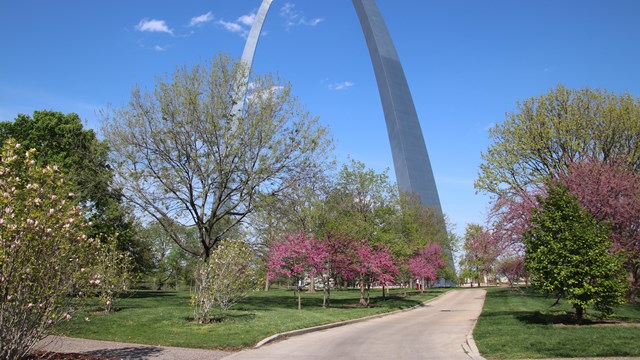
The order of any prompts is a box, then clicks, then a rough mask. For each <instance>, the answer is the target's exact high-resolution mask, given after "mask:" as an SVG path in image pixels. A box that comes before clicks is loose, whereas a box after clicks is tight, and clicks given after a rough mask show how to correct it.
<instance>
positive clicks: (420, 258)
mask: <svg viewBox="0 0 640 360" xmlns="http://www.w3.org/2000/svg"><path fill="white" fill-rule="evenodd" d="M445 266H446V263H445V260H444V252H443V250H442V246H440V244H436V243H429V244H427V245H426V246H425V247H424V248H422V249H420V250H418V252H417V254H416V255H415V256H412V257H410V258H409V259H408V260H407V268H408V269H409V272H410V273H411V275H412V276H413V277H414V278H417V279H421V280H422V281H421V286H420V293H423V292H424V287H425V286H424V285H425V283H426V281H425V280H428V281H431V282H433V281H435V280H436V279H437V278H438V270H440V269H442V268H444V267H445Z"/></svg>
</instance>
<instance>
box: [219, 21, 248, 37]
mask: <svg viewBox="0 0 640 360" xmlns="http://www.w3.org/2000/svg"><path fill="white" fill-rule="evenodd" d="M218 24H220V25H222V27H224V28H225V30H227V31H229V32H232V33H239V34H241V35H243V36H244V35H246V34H247V32H248V30H247V29H245V28H244V27H243V26H242V25H241V24H238V23H237V22H229V21H224V20H218Z"/></svg>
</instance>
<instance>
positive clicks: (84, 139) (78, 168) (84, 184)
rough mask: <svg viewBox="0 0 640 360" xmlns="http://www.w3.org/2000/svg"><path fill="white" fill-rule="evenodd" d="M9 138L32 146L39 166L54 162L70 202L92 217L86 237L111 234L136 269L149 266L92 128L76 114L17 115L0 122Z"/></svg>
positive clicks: (146, 251) (1, 136) (3, 137)
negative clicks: (70, 198) (71, 198)
mask: <svg viewBox="0 0 640 360" xmlns="http://www.w3.org/2000/svg"><path fill="white" fill-rule="evenodd" d="M9 138H13V139H15V140H16V141H17V142H18V143H20V144H21V145H22V146H23V147H24V148H26V149H35V150H36V153H35V154H36V155H35V156H36V159H35V160H36V162H37V164H39V165H40V166H47V165H56V166H58V168H59V169H60V171H61V172H62V173H63V174H64V176H65V179H66V180H67V182H68V184H69V186H70V191H71V192H73V193H74V194H75V195H76V196H74V199H75V200H74V201H76V202H78V203H79V204H81V205H82V208H83V213H84V214H85V216H86V217H87V218H88V219H89V220H90V221H91V225H90V226H89V227H88V229H87V231H88V233H87V235H89V236H90V237H92V238H100V239H101V240H102V241H104V242H105V243H108V242H110V241H111V240H108V239H112V238H115V239H116V240H117V247H118V249H119V250H123V251H127V252H128V253H129V254H130V255H131V256H132V257H133V258H134V260H135V264H136V270H138V271H143V270H145V269H147V268H148V266H149V247H148V245H147V244H145V243H143V242H140V241H138V240H139V239H138V238H137V237H136V232H135V226H134V218H133V216H132V215H131V211H130V210H129V209H127V208H126V207H125V206H124V205H123V203H122V194H121V193H120V191H119V190H118V189H116V188H114V187H113V186H112V185H113V172H112V170H111V168H110V166H109V163H108V148H107V145H106V144H105V143H104V142H103V141H100V140H98V138H97V137H96V134H95V132H94V131H93V130H91V129H84V128H83V125H82V120H81V119H80V117H79V116H78V115H76V114H74V113H70V114H63V113H60V112H56V111H35V112H34V113H33V116H28V115H18V116H17V117H16V119H15V120H14V121H13V122H0V141H5V140H7V139H9Z"/></svg>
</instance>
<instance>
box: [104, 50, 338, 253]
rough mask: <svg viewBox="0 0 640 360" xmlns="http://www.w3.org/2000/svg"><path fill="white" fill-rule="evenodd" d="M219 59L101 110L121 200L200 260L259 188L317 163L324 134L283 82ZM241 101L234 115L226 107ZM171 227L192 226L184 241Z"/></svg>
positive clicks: (312, 169)
mask: <svg viewBox="0 0 640 360" xmlns="http://www.w3.org/2000/svg"><path fill="white" fill-rule="evenodd" d="M246 73H247V69H246V67H245V66H244V64H243V63H242V62H233V61H232V60H231V59H230V58H229V57H227V56H223V55H221V56H218V57H216V58H215V59H214V60H213V61H211V62H209V63H207V64H206V65H204V66H200V65H197V66H194V67H192V68H187V67H182V68H178V69H176V71H175V72H174V73H173V75H171V77H170V78H168V79H158V80H157V83H156V86H155V89H154V91H153V92H143V91H141V90H140V89H139V88H134V90H133V92H132V94H131V101H130V103H129V105H127V106H125V107H123V108H121V109H110V110H109V111H107V112H105V114H104V128H103V130H104V136H105V139H106V140H107V142H108V144H109V146H110V147H111V149H112V160H113V163H114V170H115V171H116V173H117V176H116V179H117V180H118V184H119V185H120V186H121V187H122V188H123V190H124V195H125V197H126V198H127V199H128V200H129V201H130V202H131V203H133V204H135V205H136V206H137V207H138V208H139V209H140V210H141V211H143V212H145V213H146V215H148V216H149V217H151V218H153V219H155V220H156V221H158V222H159V223H160V224H161V225H162V227H163V229H164V230H165V231H166V232H167V233H168V234H169V235H170V236H171V237H172V239H173V240H174V241H175V242H176V243H177V244H178V245H179V246H180V247H181V248H182V249H183V250H185V251H187V252H189V253H192V254H194V255H198V256H202V257H203V258H204V259H207V258H208V257H209V256H210V254H211V251H212V250H213V248H214V247H215V245H216V244H217V243H218V242H219V241H220V240H222V239H224V238H225V237H228V236H229V231H231V230H232V229H234V228H235V227H237V225H238V224H240V223H241V222H242V221H243V220H244V219H245V218H246V217H247V216H248V215H249V214H250V213H251V212H252V211H253V210H254V208H255V203H256V201H257V200H258V198H259V197H260V196H262V195H264V194H276V195H277V194H279V193H281V192H283V191H285V190H286V189H287V188H289V187H291V186H293V185H294V184H297V183H300V182H306V181H309V179H310V178H313V177H315V176H316V174H317V173H318V172H319V171H321V169H322V168H323V165H322V164H323V163H324V162H325V160H326V152H327V151H328V149H329V148H330V144H331V142H330V139H329V137H328V130H327V129H326V128H325V127H323V126H321V125H320V124H319V122H318V119H317V118H313V117H311V116H310V115H309V114H308V113H307V112H305V111H303V110H302V108H301V106H300V105H299V103H298V100H297V99H296V98H295V97H294V96H293V95H292V93H291V86H290V85H289V84H287V83H284V84H283V83H281V82H279V81H276V80H274V78H273V77H271V76H254V77H253V78H251V79H250V81H251V84H252V86H251V87H250V92H249V94H246V93H245V91H244V89H246V88H247V86H246V85H247V84H246V83H245V80H244V79H246V78H247V77H246V76H245V75H246ZM245 94H246V95H247V96H246V101H244V107H243V108H242V109H240V111H239V112H236V111H235V105H236V104H239V103H242V100H243V98H244V96H245ZM174 224H178V225H186V226H193V227H195V228H196V229H197V230H198V236H199V246H198V247H195V248H194V247H192V246H189V244H187V243H186V242H185V241H184V239H183V238H182V237H181V235H180V233H179V232H178V231H176V229H177V227H175V226H174Z"/></svg>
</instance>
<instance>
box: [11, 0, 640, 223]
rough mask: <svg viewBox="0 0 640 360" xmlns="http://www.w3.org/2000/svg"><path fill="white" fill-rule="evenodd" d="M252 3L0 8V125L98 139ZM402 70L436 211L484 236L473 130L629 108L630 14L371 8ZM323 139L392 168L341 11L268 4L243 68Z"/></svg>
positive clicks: (634, 66) (222, 48)
mask: <svg viewBox="0 0 640 360" xmlns="http://www.w3.org/2000/svg"><path fill="white" fill-rule="evenodd" d="M260 2H261V1H260V0H235V1H228V0H224V1H223V0H209V1H202V0H198V1H195V0H184V1H180V2H177V1H165V0H162V1H158V0H136V1H124V0H110V1H86V0H82V1H81V0H64V1H44V0H39V1H35V0H20V1H9V0H0V120H12V119H14V118H15V116H16V115H17V114H18V113H27V114H31V113H32V112H33V111H34V110H43V109H51V110H57V111H62V112H75V113H78V114H79V115H80V116H81V117H82V118H83V119H84V120H85V121H86V124H87V126H89V127H91V128H95V129H98V128H99V120H98V115H97V111H98V110H99V109H101V108H104V107H106V106H107V104H113V105H115V106H120V105H123V104H125V103H126V102H127V100H128V98H129V94H130V91H131V88H132V86H133V85H134V84H138V85H140V86H141V87H143V88H144V87H146V88H151V87H152V86H153V83H154V80H155V78H156V77H157V76H164V75H165V74H167V73H171V72H172V71H173V69H175V67H176V66H178V65H180V66H181V65H193V64H197V63H201V62H204V61H207V60H208V59H210V58H211V57H212V56H213V55H215V54H217V53H218V52H224V53H227V54H230V55H232V56H234V57H239V56H240V54H241V53H242V49H243V46H244V40H245V39H244V37H245V36H246V33H247V32H248V29H249V24H250V23H251V20H252V17H251V15H252V14H254V13H255V12H256V11H257V9H258V7H259V6H260ZM377 2H378V6H379V7H380V10H381V11H382V14H383V16H384V17H385V21H386V23H387V26H388V28H389V31H390V32H391V36H392V37H393V39H394V41H395V44H396V48H397V50H398V53H399V55H400V58H401V60H402V63H403V66H404V70H405V73H406V75H407V78H408V81H409V86H410V87H411V91H412V94H413V98H414V101H415V104H416V108H417V111H418V115H419V117H420V121H421V125H422V130H423V133H424V136H425V140H426V143H427V148H428V150H429V155H430V157H431V162H432V167H433V169H434V174H435V178H436V182H437V186H438V189H439V193H440V198H441V202H442V205H443V210H444V211H445V213H446V214H447V215H448V216H449V218H450V219H451V220H452V221H453V222H454V223H455V224H457V229H456V232H457V233H459V234H461V233H463V232H464V228H465V226H466V224H467V223H469V222H476V223H482V222H483V220H484V216H485V213H486V210H487V207H488V202H489V198H488V197H487V196H484V195H477V194H476V193H475V190H474V188H473V181H474V179H475V178H476V177H477V173H478V166H479V164H480V161H481V158H480V153H481V152H482V151H485V150H486V149H487V147H488V145H489V139H488V137H487V129H488V128H489V127H491V126H493V125H494V124H496V123H500V122H501V121H503V120H504V118H505V113H506V112H510V111H513V110H515V107H516V102H517V101H518V100H524V99H526V98H528V97H531V96H536V95H539V94H541V93H543V92H546V91H548V90H549V89H551V88H552V87H554V86H555V85H556V84H564V85H566V86H568V87H574V88H581V87H585V86H589V87H592V88H606V89H608V90H610V91H613V92H616V93H623V92H629V93H631V94H632V95H634V96H636V97H640V71H639V69H640V67H639V64H640V46H639V45H638V44H639V43H640V21H639V20H638V19H639V16H640V1H637V0H601V1H595V0H562V1H555V0H554V1H550V0H536V1H534V0H529V1H525V0H495V1H478V0H454V1H444V0H437V1H436V0H377ZM254 70H255V71H256V72H258V73H266V72H270V73H276V74H278V75H280V76H281V77H283V78H285V79H287V80H288V81H290V82H291V83H292V85H293V89H294V92H295V94H296V95H297V96H299V98H300V100H301V103H303V104H304V105H305V106H306V108H307V109H308V110H309V111H310V113H312V114H313V115H317V116H320V118H321V121H322V122H323V123H324V124H327V125H329V126H330V128H331V129H332V133H333V136H334V138H335V141H336V156H337V158H338V159H339V160H341V161H344V160H345V159H347V158H348V157H352V158H354V159H357V160H360V161H363V162H365V163H366V164H367V166H369V167H371V168H374V169H376V170H378V171H382V170H383V169H385V168H387V167H388V168H390V169H391V174H392V176H393V165H392V160H391V153H390V148H389V145H388V140H387V134H386V129H385V125H384V118H383V113H382V108H381V105H380V100H379V97H378V93H377V89H376V85H375V78H374V75H373V69H372V66H371V63H370V60H369V54H368V52H367V48H366V44H365V41H364V37H363V35H362V32H361V30H360V26H359V23H358V19H357V16H356V14H355V11H354V9H353V6H352V4H351V1H348V0H323V1H312V0H274V1H273V4H272V6H271V10H270V12H269V14H268V16H267V20H266V22H265V26H264V31H263V36H262V37H261V39H260V43H259V45H258V49H257V52H256V56H255V59H254Z"/></svg>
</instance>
